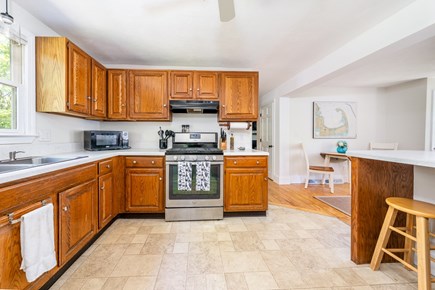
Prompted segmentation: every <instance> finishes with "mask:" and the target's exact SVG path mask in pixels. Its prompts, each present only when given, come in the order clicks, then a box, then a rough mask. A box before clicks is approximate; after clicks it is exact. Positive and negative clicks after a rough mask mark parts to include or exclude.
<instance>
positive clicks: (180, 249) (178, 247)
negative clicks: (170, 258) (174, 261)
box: [173, 243, 189, 254]
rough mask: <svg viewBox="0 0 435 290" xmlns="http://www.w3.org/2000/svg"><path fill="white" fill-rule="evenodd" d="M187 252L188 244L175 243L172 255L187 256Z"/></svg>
mask: <svg viewBox="0 0 435 290" xmlns="http://www.w3.org/2000/svg"><path fill="white" fill-rule="evenodd" d="M188 252H189V243H175V244H174V250H173V253H174V254H187V253H188Z"/></svg>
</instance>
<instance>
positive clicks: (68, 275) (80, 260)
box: [62, 245, 98, 279]
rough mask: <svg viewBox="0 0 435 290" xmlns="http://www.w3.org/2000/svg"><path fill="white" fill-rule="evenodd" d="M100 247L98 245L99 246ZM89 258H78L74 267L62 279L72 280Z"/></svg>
mask: <svg viewBox="0 0 435 290" xmlns="http://www.w3.org/2000/svg"><path fill="white" fill-rule="evenodd" d="M97 247H98V245H97ZM87 258H88V257H83V256H82V257H80V258H78V259H77V260H76V261H75V262H74V263H73V264H72V265H71V267H69V268H68V270H66V272H65V273H64V274H63V275H62V278H65V279H68V278H70V277H71V276H72V275H73V274H74V272H75V271H76V270H77V269H78V268H79V267H80V266H81V265H82V264H83V263H84V262H85V261H86V260H87Z"/></svg>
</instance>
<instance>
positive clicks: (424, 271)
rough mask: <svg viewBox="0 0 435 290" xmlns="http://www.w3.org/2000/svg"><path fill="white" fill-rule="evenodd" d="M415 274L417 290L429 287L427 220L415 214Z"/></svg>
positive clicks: (428, 288) (425, 289)
mask: <svg viewBox="0 0 435 290" xmlns="http://www.w3.org/2000/svg"><path fill="white" fill-rule="evenodd" d="M416 221H417V222H416V223H417V261H418V262H417V270H418V271H417V275H418V290H430V289H431V281H430V278H431V273H430V249H429V220H428V219H427V218H424V217H420V216H417V217H416Z"/></svg>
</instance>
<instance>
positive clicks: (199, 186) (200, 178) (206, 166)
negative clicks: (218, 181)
mask: <svg viewBox="0 0 435 290" xmlns="http://www.w3.org/2000/svg"><path fill="white" fill-rule="evenodd" d="M196 191H210V162H209V161H201V162H196Z"/></svg>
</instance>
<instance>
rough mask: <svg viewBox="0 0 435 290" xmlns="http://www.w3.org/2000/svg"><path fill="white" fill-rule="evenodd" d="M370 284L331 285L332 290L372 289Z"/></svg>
mask: <svg viewBox="0 0 435 290" xmlns="http://www.w3.org/2000/svg"><path fill="white" fill-rule="evenodd" d="M372 289H373V288H372V287H370V286H354V287H352V286H349V287H332V290H372Z"/></svg>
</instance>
